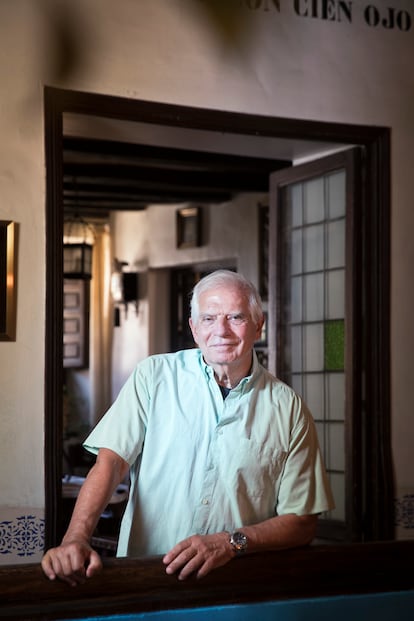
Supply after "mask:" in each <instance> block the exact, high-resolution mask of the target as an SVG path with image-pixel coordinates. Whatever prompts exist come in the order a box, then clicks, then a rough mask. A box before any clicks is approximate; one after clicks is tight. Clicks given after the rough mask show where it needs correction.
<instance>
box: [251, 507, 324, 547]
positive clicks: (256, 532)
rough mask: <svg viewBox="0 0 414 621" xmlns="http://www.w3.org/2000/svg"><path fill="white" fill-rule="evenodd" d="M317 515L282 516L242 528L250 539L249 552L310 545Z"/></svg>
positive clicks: (313, 535)
mask: <svg viewBox="0 0 414 621" xmlns="http://www.w3.org/2000/svg"><path fill="white" fill-rule="evenodd" d="M317 519H318V517H317V515H303V516H300V515H295V514H293V513H292V514H287V515H280V516H277V517H274V518H270V519H269V520H265V521H264V522H260V523H259V524H255V525H252V526H244V527H243V528H240V529H239V530H241V531H242V532H243V533H244V534H245V535H246V536H247V538H248V542H249V544H248V551H249V552H259V551H261V550H280V549H283V548H294V547H299V546H304V545H307V544H309V543H310V542H311V541H312V539H313V538H314V537H315V532H316V523H317Z"/></svg>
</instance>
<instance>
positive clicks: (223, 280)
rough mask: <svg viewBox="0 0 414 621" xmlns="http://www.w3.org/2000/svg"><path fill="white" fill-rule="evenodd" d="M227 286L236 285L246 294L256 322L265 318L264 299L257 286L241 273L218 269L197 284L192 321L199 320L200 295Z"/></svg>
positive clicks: (194, 293) (192, 300)
mask: <svg viewBox="0 0 414 621" xmlns="http://www.w3.org/2000/svg"><path fill="white" fill-rule="evenodd" d="M226 286H227V287H236V288H237V289H238V290H239V291H241V292H242V293H243V294H244V295H245V296H246V298H247V301H248V305H249V311H250V316H251V318H252V320H253V321H254V322H255V323H259V322H260V321H261V320H262V319H263V307H262V300H261V298H260V295H259V293H258V291H257V289H256V287H255V286H254V285H253V284H252V283H251V282H250V281H249V280H247V278H245V277H244V276H242V275H241V274H238V273H237V272H232V271H230V270H216V271H215V272H211V274H207V276H204V278H202V279H201V280H199V282H198V283H197V284H196V285H195V287H194V289H193V294H192V297H191V303H190V308H191V319H192V321H193V322H194V323H196V322H197V320H198V316H199V310H200V308H199V300H200V295H201V294H202V293H204V292H205V291H208V290H209V289H213V288H214V287H226Z"/></svg>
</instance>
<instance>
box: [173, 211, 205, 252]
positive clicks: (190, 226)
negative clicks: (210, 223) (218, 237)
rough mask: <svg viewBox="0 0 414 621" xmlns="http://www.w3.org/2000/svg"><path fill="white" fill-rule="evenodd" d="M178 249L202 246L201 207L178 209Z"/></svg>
mask: <svg viewBox="0 0 414 621" xmlns="http://www.w3.org/2000/svg"><path fill="white" fill-rule="evenodd" d="M176 213H177V248H195V247H197V246H201V207H182V208H180V209H177V212H176Z"/></svg>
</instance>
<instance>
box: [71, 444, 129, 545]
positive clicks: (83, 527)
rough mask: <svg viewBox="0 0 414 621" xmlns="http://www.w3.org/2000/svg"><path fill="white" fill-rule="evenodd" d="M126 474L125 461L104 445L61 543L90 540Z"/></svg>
mask: <svg viewBox="0 0 414 621" xmlns="http://www.w3.org/2000/svg"><path fill="white" fill-rule="evenodd" d="M125 475H126V464H125V462H123V460H120V458H119V457H118V456H117V455H115V454H114V453H112V451H108V450H107V449H101V451H100V452H99V454H98V457H97V460H96V463H95V465H94V466H93V467H92V468H91V470H90V472H89V474H88V476H87V478H86V480H85V483H84V484H83V485H82V487H81V490H80V492H79V496H78V499H77V501H76V504H75V508H74V510H73V514H72V518H71V521H70V523H69V526H68V529H67V531H66V534H65V535H64V537H63V539H62V543H69V542H73V541H83V542H85V541H87V542H89V541H90V539H91V537H92V535H93V532H94V530H95V528H96V525H97V523H98V521H99V518H100V516H101V514H102V512H103V511H104V509H105V507H106V506H107V504H108V502H109V500H110V498H111V496H112V494H113V492H114V490H115V489H116V487H117V485H119V483H120V482H121V481H122V480H123V478H124V477H125Z"/></svg>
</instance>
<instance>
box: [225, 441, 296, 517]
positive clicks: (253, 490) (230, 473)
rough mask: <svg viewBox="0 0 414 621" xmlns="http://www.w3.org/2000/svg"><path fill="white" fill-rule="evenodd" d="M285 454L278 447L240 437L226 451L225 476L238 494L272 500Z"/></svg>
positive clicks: (277, 485)
mask: <svg viewBox="0 0 414 621" xmlns="http://www.w3.org/2000/svg"><path fill="white" fill-rule="evenodd" d="M286 456H287V453H286V452H285V451H283V450H281V449H274V448H272V447H270V448H269V447H268V446H266V445H263V444H260V443H257V442H255V441H254V440H250V439H246V438H240V439H238V442H237V447H236V449H234V447H233V450H232V451H230V450H229V451H227V456H226V460H225V462H226V466H225V467H226V470H225V472H226V474H225V476H226V478H227V480H228V482H229V484H230V486H231V488H232V489H233V490H234V491H235V492H236V494H237V495H238V496H244V497H246V498H247V499H261V500H262V501H263V502H265V504H268V503H269V502H274V503H275V502H276V497H277V490H278V487H279V481H280V478H281V475H282V473H283V467H284V464H285V460H286ZM273 506H274V505H273Z"/></svg>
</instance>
